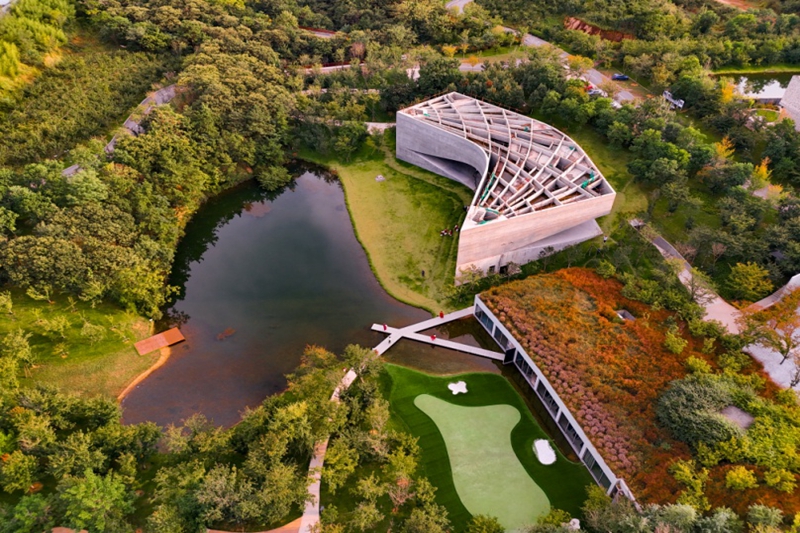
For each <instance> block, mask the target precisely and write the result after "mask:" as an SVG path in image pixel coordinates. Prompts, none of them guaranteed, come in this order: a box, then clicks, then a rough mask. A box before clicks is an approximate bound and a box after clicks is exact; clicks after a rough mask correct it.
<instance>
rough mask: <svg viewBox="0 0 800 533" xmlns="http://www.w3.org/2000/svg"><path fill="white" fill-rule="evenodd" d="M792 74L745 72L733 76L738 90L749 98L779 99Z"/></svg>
mask: <svg viewBox="0 0 800 533" xmlns="http://www.w3.org/2000/svg"><path fill="white" fill-rule="evenodd" d="M792 76H793V74H747V75H745V76H736V77H734V78H733V81H734V83H735V84H736V87H737V89H738V91H739V92H740V93H741V94H743V95H744V96H747V97H749V98H758V99H762V100H780V99H781V98H782V97H783V94H784V93H785V92H786V87H787V86H788V85H789V81H791V79H792Z"/></svg>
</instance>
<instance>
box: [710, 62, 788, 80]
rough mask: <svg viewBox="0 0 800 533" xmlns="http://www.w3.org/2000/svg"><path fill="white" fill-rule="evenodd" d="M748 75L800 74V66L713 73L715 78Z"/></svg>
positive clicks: (721, 70)
mask: <svg viewBox="0 0 800 533" xmlns="http://www.w3.org/2000/svg"><path fill="white" fill-rule="evenodd" d="M748 74H800V65H797V66H794V65H793V66H786V67H765V68H758V67H753V68H743V69H720V70H715V71H712V72H711V75H712V76H714V77H719V76H747V75H748Z"/></svg>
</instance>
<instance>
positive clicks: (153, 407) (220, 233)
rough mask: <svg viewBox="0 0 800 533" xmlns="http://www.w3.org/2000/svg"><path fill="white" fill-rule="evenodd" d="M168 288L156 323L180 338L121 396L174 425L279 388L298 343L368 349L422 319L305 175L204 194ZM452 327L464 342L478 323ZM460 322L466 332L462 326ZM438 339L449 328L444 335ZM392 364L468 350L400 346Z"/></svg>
mask: <svg viewBox="0 0 800 533" xmlns="http://www.w3.org/2000/svg"><path fill="white" fill-rule="evenodd" d="M171 284H172V285H175V286H178V287H180V288H181V292H180V294H179V295H178V296H177V298H176V299H175V301H174V303H173V304H172V305H171V306H170V307H169V308H168V309H167V310H166V316H167V318H166V319H165V320H163V321H162V323H160V324H159V331H161V330H163V329H166V328H167V327H172V326H179V327H180V329H181V332H182V333H183V334H184V336H185V337H186V341H185V342H184V343H181V344H179V345H176V346H175V347H173V352H172V357H171V358H170V360H169V361H168V362H167V364H166V365H164V366H163V367H162V368H160V369H159V370H157V371H156V372H154V373H153V374H152V375H151V376H150V377H149V378H147V379H146V380H145V381H144V382H143V383H142V384H141V385H139V386H138V387H137V388H136V389H135V390H134V391H132V392H131V393H130V395H129V396H128V397H126V398H125V400H124V401H123V404H122V406H123V409H124V419H125V421H126V422H127V423H135V422H142V421H148V420H149V421H153V422H156V423H158V424H160V425H165V424H169V423H175V424H178V423H180V422H181V421H183V420H184V419H186V418H187V417H189V416H190V415H192V414H193V413H202V414H204V415H206V416H207V417H208V418H209V419H211V420H212V421H213V422H214V423H216V424H220V425H226V426H227V425H231V424H234V423H236V422H237V421H238V420H239V418H240V413H241V412H242V411H243V410H244V409H245V407H247V406H251V407H252V406H255V405H258V404H259V403H260V402H261V401H263V399H264V398H265V397H266V396H268V395H270V394H274V393H277V392H280V391H281V390H283V388H284V387H285V385H286V380H285V378H284V375H285V374H287V373H289V372H291V371H292V370H294V368H295V367H296V366H297V365H298V363H299V362H300V357H301V355H302V353H303V350H304V348H305V347H306V346H307V345H319V346H324V347H325V348H327V349H328V350H331V351H333V352H335V353H339V352H341V350H342V349H343V348H344V347H345V346H347V345H348V344H361V345H363V346H369V347H372V346H375V345H377V344H378V343H379V342H380V341H381V340H382V339H383V335H382V334H379V333H374V332H371V331H370V330H369V327H370V326H371V325H372V324H373V323H386V324H390V325H393V326H404V325H408V324H412V323H414V322H418V321H420V320H424V319H426V318H429V316H430V315H429V314H428V313H427V312H425V311H422V310H420V309H416V308H413V307H410V306H408V305H405V304H402V303H400V302H398V301H396V300H394V299H393V298H391V297H390V296H389V295H388V294H387V293H386V292H385V291H384V290H383V289H382V288H381V286H380V285H379V284H378V282H377V280H376V279H375V276H374V275H373V273H372V271H371V269H370V267H369V263H368V261H367V257H366V254H365V253H364V250H363V248H362V247H361V245H360V244H359V242H358V241H357V240H356V237H355V234H354V232H353V227H352V225H351V222H350V217H349V215H348V213H347V209H346V207H345V201H344V193H343V191H342V189H341V186H340V184H339V183H338V181H336V180H334V179H331V178H330V177H328V176H326V175H325V173H324V172H322V171H319V170H314V171H313V172H312V171H305V172H303V173H302V174H301V175H300V176H299V177H298V178H297V179H296V180H295V182H294V183H293V184H292V185H291V186H290V187H289V188H287V189H285V190H283V191H281V192H280V193H278V194H273V195H269V194H266V193H264V192H263V191H261V190H260V189H259V188H258V187H257V186H256V185H255V184H253V183H249V184H245V185H243V186H241V187H238V188H236V189H234V190H232V191H229V192H227V193H225V194H223V195H220V196H219V197H217V198H215V199H213V200H211V201H209V202H208V203H207V204H206V205H205V206H204V207H203V208H202V209H201V210H200V211H199V212H198V213H197V215H196V216H195V217H194V218H193V220H192V222H191V223H190V224H189V226H188V227H187V231H186V236H185V237H184V239H183V240H182V242H181V244H180V246H179V248H178V251H177V255H176V260H175V267H174V271H173V273H172V276H171ZM472 322H473V323H472V324H467V325H466V326H461V327H455V329H454V331H455V330H458V333H457V335H458V336H459V340H462V339H464V338H465V337H464V336H466V339H467V340H468V341H471V342H475V341H474V340H472V338H471V334H470V331H477V330H478V329H480V328H479V326H477V327H476V326H475V324H477V322H474V321H472ZM465 328H466V329H465ZM441 334H442V335H443V336H447V332H446V331H445V332H442V333H441ZM390 353H391V356H392V359H393V360H398V359H400V360H402V359H403V358H404V357H407V358H408V359H409V360H413V361H420V360H427V359H431V358H436V359H437V360H440V361H442V360H444V361H449V360H456V361H462V362H465V363H466V364H471V365H478V366H485V367H486V369H493V368H494V366H493V365H492V364H491V363H490V362H488V361H485V362H484V361H469V362H467V360H469V359H474V358H472V357H471V356H467V355H462V354H453V353H452V352H448V351H447V350H442V349H439V348H437V349H435V350H433V349H431V347H429V346H425V345H419V344H416V343H412V342H410V341H409V342H401V343H400V344H398V345H397V346H395V347H393V348H392V350H390Z"/></svg>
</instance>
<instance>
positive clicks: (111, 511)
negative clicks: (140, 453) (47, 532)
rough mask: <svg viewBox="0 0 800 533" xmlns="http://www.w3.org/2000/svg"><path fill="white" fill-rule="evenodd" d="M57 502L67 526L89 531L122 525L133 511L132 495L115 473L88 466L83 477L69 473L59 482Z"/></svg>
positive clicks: (111, 528)
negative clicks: (95, 469)
mask: <svg viewBox="0 0 800 533" xmlns="http://www.w3.org/2000/svg"><path fill="white" fill-rule="evenodd" d="M57 501H58V504H59V505H60V506H61V507H63V514H64V521H65V524H64V525H65V526H67V527H71V528H74V529H76V530H81V529H86V530H87V531H89V533H104V532H105V531H109V530H114V529H118V528H120V526H121V525H122V524H124V521H125V520H124V519H125V516H126V515H127V514H129V513H131V512H132V511H133V498H132V497H131V494H130V493H129V492H128V490H127V489H126V488H125V485H124V484H123V483H122V481H120V480H119V479H118V478H117V477H116V476H115V475H114V474H109V475H107V476H100V475H98V474H95V473H94V472H92V471H91V470H89V469H87V470H86V471H85V472H84V473H83V477H69V478H66V479H64V481H62V482H61V483H60V484H59V486H58V495H57Z"/></svg>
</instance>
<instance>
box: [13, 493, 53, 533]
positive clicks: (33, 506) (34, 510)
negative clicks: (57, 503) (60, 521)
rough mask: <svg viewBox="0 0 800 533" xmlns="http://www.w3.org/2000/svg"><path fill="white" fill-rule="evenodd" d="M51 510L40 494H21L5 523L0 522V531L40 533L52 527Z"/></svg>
mask: <svg viewBox="0 0 800 533" xmlns="http://www.w3.org/2000/svg"><path fill="white" fill-rule="evenodd" d="M52 518H53V517H52V510H51V508H50V504H49V502H48V501H47V499H46V498H45V497H44V496H42V495H41V494H34V495H32V496H23V497H22V498H21V499H20V500H19V502H18V503H17V505H15V506H14V509H12V510H11V511H10V512H9V514H8V516H7V517H6V521H5V523H2V524H0V532H2V533H41V532H42V531H50V529H51V528H52V527H53V521H52Z"/></svg>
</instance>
